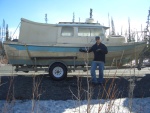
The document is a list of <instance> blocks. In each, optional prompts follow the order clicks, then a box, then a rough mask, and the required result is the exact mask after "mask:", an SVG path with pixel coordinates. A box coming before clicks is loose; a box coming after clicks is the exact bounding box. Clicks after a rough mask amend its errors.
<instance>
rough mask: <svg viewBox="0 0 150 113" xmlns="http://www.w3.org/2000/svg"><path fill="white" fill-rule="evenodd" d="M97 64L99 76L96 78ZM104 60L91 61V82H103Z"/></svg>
mask: <svg viewBox="0 0 150 113" xmlns="http://www.w3.org/2000/svg"><path fill="white" fill-rule="evenodd" d="M97 66H99V78H98V80H97V78H96V72H95V71H96V68H97ZM103 71H104V62H101V61H92V65H91V76H92V82H94V83H103V76H104V73H103Z"/></svg>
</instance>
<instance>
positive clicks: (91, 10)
mask: <svg viewBox="0 0 150 113" xmlns="http://www.w3.org/2000/svg"><path fill="white" fill-rule="evenodd" d="M92 12H93V9H90V18H92V16H93V15H92Z"/></svg>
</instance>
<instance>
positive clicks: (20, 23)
mask: <svg viewBox="0 0 150 113" xmlns="http://www.w3.org/2000/svg"><path fill="white" fill-rule="evenodd" d="M20 24H21V22H20V23H19V24H18V26H17V28H16V30H15V32H14V34H15V33H16V31H17V29H18V27H19V26H20ZM14 34H13V35H12V37H13V36H14Z"/></svg>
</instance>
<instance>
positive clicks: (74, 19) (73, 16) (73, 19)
mask: <svg viewBox="0 0 150 113" xmlns="http://www.w3.org/2000/svg"><path fill="white" fill-rule="evenodd" d="M74 20H75V15H74V12H73V19H72V22H74Z"/></svg>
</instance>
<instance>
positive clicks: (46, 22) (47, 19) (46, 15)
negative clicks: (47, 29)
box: [45, 14, 48, 23]
mask: <svg viewBox="0 0 150 113" xmlns="http://www.w3.org/2000/svg"><path fill="white" fill-rule="evenodd" d="M47 21H48V19H47V14H45V23H47Z"/></svg>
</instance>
